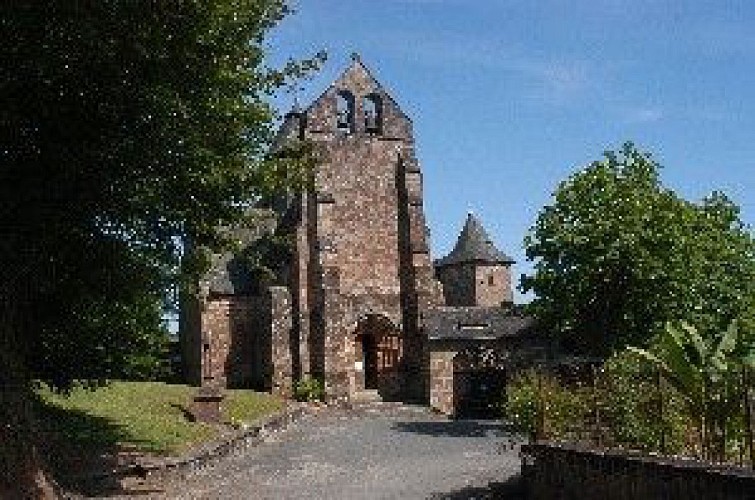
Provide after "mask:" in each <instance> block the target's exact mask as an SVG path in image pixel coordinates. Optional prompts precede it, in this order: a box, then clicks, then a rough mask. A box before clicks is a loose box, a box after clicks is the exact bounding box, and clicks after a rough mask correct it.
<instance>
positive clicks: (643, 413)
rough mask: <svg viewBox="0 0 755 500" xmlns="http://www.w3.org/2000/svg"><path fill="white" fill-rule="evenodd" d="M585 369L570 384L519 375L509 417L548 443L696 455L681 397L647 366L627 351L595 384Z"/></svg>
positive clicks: (734, 425) (731, 432) (733, 425)
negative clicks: (597, 445) (562, 442)
mask: <svg viewBox="0 0 755 500" xmlns="http://www.w3.org/2000/svg"><path fill="white" fill-rule="evenodd" d="M582 371H583V374H582V375H581V376H578V377H571V378H572V380H570V381H569V382H565V381H564V380H562V379H559V377H557V376H555V375H554V374H552V373H548V372H541V373H538V372H536V371H535V370H529V371H524V372H521V373H519V374H517V375H515V376H514V377H513V378H512V380H511V381H510V383H509V384H508V387H507V393H506V401H505V403H504V404H503V409H504V416H505V418H506V419H507V420H508V421H509V422H510V423H511V424H512V425H513V426H514V427H515V428H516V429H517V430H519V431H520V432H524V433H527V434H530V435H535V433H536V431H538V430H539V434H538V435H539V437H541V438H544V439H550V440H557V441H558V440H565V441H584V440H589V441H591V442H593V443H594V444H600V445H601V446H620V447H625V448H633V449H643V450H653V451H661V452H664V453H669V454H671V453H673V454H676V453H686V454H693V453H694V448H695V446H696V440H697V439H698V438H697V428H696V427H695V424H694V421H693V419H691V417H690V415H689V414H688V412H687V411H686V407H685V406H684V404H683V401H682V398H681V396H680V395H679V394H677V393H676V392H675V391H674V390H673V388H672V387H671V386H669V385H668V384H663V385H662V386H659V385H658V381H657V375H656V372H653V371H652V370H649V369H648V366H647V365H646V364H643V363H641V362H640V361H639V360H638V359H637V358H636V357H633V356H630V355H627V354H626V353H622V354H619V355H615V356H613V357H611V358H610V359H609V360H607V361H606V363H605V364H604V365H603V366H602V367H600V368H598V369H596V371H595V381H594V384H593V382H592V380H591V376H590V375H589V374H590V372H589V371H585V370H582ZM574 379H576V380H574ZM661 408H662V413H661ZM539 412H542V414H541V415H539ZM734 420H735V419H732V420H731V421H730V422H729V428H728V429H727V433H728V436H729V439H731V440H732V442H733V443H736V442H738V441H737V439H738V438H739V437H741V428H742V427H743V425H742V424H741V422H739V421H734ZM538 427H539V429H538ZM740 440H741V439H740Z"/></svg>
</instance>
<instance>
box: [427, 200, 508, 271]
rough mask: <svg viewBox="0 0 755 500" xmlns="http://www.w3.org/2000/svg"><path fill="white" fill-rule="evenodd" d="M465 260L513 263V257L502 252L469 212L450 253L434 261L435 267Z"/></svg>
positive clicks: (487, 262) (464, 261)
mask: <svg viewBox="0 0 755 500" xmlns="http://www.w3.org/2000/svg"><path fill="white" fill-rule="evenodd" d="M467 262H483V263H486V264H513V263H514V259H512V258H511V257H509V256H508V255H506V254H504V253H503V252H501V251H500V250H498V248H496V246H495V245H494V244H493V242H492V241H491V239H490V236H488V233H487V231H485V228H484V227H482V223H481V222H480V221H479V220H478V219H477V217H475V216H474V214H472V213H471V212H470V213H469V214H468V215H467V221H466V222H465V223H464V228H463V229H462V230H461V233H460V234H459V239H458V240H456V246H454V249H453V250H451V253H449V254H448V255H446V256H445V257H443V258H442V259H438V260H436V261H435V265H436V266H437V267H442V266H450V265H453V264H463V263H467Z"/></svg>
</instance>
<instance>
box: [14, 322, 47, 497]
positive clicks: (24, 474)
mask: <svg viewBox="0 0 755 500" xmlns="http://www.w3.org/2000/svg"><path fill="white" fill-rule="evenodd" d="M6 319H10V318H8V317H7V316H4V315H3V316H0V321H2V320H6ZM11 324H12V323H11V321H7V322H3V323H0V498H24V499H27V498H28V499H45V500H46V499H51V498H56V497H57V495H56V493H55V487H54V483H53V481H52V480H51V479H50V477H49V475H48V474H47V472H46V470H45V467H44V466H43V463H42V460H41V458H40V456H39V453H38V451H37V446H36V444H37V443H36V442H35V440H36V439H35V438H36V432H35V429H36V426H35V422H34V418H33V414H32V406H31V404H32V397H33V393H32V390H31V383H30V381H29V380H28V378H27V377H26V376H25V371H24V369H23V363H22V362H21V360H20V358H19V356H17V355H14V353H13V352H14V347H15V346H14V345H13V342H11V339H12V336H11V335H10V331H9V330H10V328H11V327H10V325H11Z"/></svg>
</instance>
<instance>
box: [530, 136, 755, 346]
mask: <svg viewBox="0 0 755 500" xmlns="http://www.w3.org/2000/svg"><path fill="white" fill-rule="evenodd" d="M660 169H661V167H660V166H659V165H658V163H656V162H655V161H654V160H653V158H652V156H651V155H650V154H649V153H647V152H643V151H640V150H639V149H637V148H636V147H635V146H634V145H633V144H631V143H627V144H625V145H624V146H623V147H622V148H621V150H620V151H617V152H612V151H609V152H606V153H605V157H604V158H603V159H602V160H600V161H596V162H594V163H592V164H591V165H589V166H587V167H586V168H584V169H583V170H581V171H579V172H577V173H576V174H574V175H573V176H571V177H570V178H569V179H567V180H565V181H564V182H562V183H561V184H559V186H558V188H557V190H556V192H555V193H554V196H553V203H552V204H550V205H547V206H545V207H544V208H543V209H542V210H541V212H540V213H539V215H538V217H537V220H536V222H535V224H534V225H533V227H532V228H531V229H530V231H529V233H528V235H527V236H526V238H525V246H526V252H527V258H528V260H532V261H534V262H535V270H534V274H532V275H529V276H524V277H523V279H522V284H521V288H522V290H523V291H525V292H526V291H532V292H534V293H535V299H534V300H533V302H532V304H531V308H532V310H533V312H534V313H535V314H536V315H537V316H538V318H539V319H540V320H541V322H542V324H543V326H544V327H545V328H546V329H548V330H549V331H550V332H552V333H554V334H555V335H556V337H557V338H558V339H559V340H561V341H563V345H564V347H566V348H567V349H573V350H575V351H577V352H581V353H585V354H591V355H606V354H609V353H610V352H613V351H615V350H617V349H620V348H622V347H624V346H626V345H629V344H632V345H647V342H648V340H649V339H650V338H651V337H652V336H653V335H654V334H656V333H658V332H660V331H661V329H662V328H663V326H664V324H665V323H666V322H668V321H678V320H686V321H688V322H689V323H691V324H694V325H696V326H697V327H698V328H699V329H700V331H701V332H713V333H711V335H716V333H715V332H721V331H725V329H726V326H727V325H729V324H730V323H731V321H732V320H735V319H736V320H739V321H740V322H741V325H742V326H743V330H746V331H747V330H748V328H747V326H745V325H748V324H749V325H752V323H751V321H752V318H753V314H754V313H755V308H753V300H754V298H755V242H754V240H753V236H752V233H751V232H750V230H749V228H748V227H746V226H745V224H744V223H743V222H742V220H741V219H740V216H739V209H738V207H737V206H736V205H735V204H734V203H733V202H732V201H731V200H729V199H728V198H727V197H726V196H725V195H724V194H722V193H718V192H714V193H712V194H711V195H709V196H708V197H706V198H705V199H704V200H702V201H701V202H699V203H693V202H690V201H687V200H684V199H683V198H682V197H680V196H679V195H678V194H676V193H675V192H674V191H672V190H671V189H668V188H667V187H664V186H663V184H662V183H661V180H660ZM748 322H750V323H748ZM749 331H750V332H752V329H751V328H750V329H749Z"/></svg>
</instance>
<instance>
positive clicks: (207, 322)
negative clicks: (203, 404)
mask: <svg viewBox="0 0 755 500" xmlns="http://www.w3.org/2000/svg"><path fill="white" fill-rule="evenodd" d="M184 311H185V313H184V314H185V315H186V317H185V318H182V321H183V324H182V329H183V331H182V342H184V354H183V356H184V366H185V369H186V372H187V373H186V375H187V381H188V382H189V383H192V384H194V385H200V384H202V383H203V381H205V382H212V383H214V384H218V385H220V386H222V387H231V388H255V389H259V390H269V391H272V392H274V393H278V394H282V395H290V394H291V387H292V379H293V375H292V372H293V366H292V354H291V334H292V332H291V328H292V316H291V295H290V292H289V291H288V289H287V288H285V287H270V288H268V289H267V290H266V292H265V293H264V294H262V295H260V296H249V295H211V296H210V297H208V299H207V300H206V301H205V302H204V303H202V304H200V303H199V301H198V300H193V301H189V300H187V301H186V302H185V306H184Z"/></svg>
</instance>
